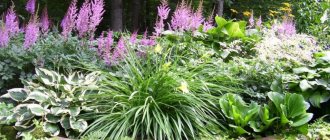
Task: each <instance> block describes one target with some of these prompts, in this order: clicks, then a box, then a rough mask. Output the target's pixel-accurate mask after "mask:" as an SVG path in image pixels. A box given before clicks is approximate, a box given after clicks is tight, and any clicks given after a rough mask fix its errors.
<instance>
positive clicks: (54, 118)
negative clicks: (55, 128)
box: [45, 114, 61, 123]
mask: <svg viewBox="0 0 330 140" xmlns="http://www.w3.org/2000/svg"><path fill="white" fill-rule="evenodd" d="M45 119H46V121H47V122H50V123H58V122H60V121H61V117H60V116H55V115H53V114H47V115H46V117H45Z"/></svg>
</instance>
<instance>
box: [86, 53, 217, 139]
mask: <svg viewBox="0 0 330 140" xmlns="http://www.w3.org/2000/svg"><path fill="white" fill-rule="evenodd" d="M126 48H127V47H126ZM152 50H153V49H152ZM166 55H168V54H166ZM166 55H165V54H164V53H162V54H159V53H154V52H150V53H148V54H147V56H146V57H144V58H139V57H138V56H137V55H136V52H134V51H132V50H129V49H128V50H127V55H126V58H125V59H124V62H122V63H121V65H116V66H114V67H112V69H115V71H112V70H102V72H101V75H102V76H103V79H102V80H101V82H100V91H101V94H99V95H95V96H94V95H91V96H90V99H91V100H93V103H92V104H90V106H94V107H96V108H97V109H98V111H99V113H96V114H94V113H93V114H86V115H84V116H82V117H83V118H86V119H93V120H95V121H94V122H93V123H92V124H91V125H90V126H89V128H88V130H87V131H86V132H85V134H86V135H88V134H90V133H93V132H105V134H104V135H103V136H102V138H101V139H121V138H124V137H126V136H128V137H131V138H134V139H158V140H162V139H178V140H181V139H196V138H198V137H199V136H200V135H202V134H204V135H209V132H208V127H206V125H212V124H214V123H215V120H214V117H212V116H213V115H212V114H213V113H212V112H211V111H210V110H209V108H210V107H209V105H208V104H207V103H206V102H204V101H207V100H208V99H212V98H207V97H209V96H206V94H205V93H200V94H197V93H196V90H195V89H204V88H202V87H201V86H203V84H201V83H200V81H199V80H192V79H187V77H184V76H181V75H180V74H181V72H177V71H175V70H177V68H176V64H175V62H176V60H171V59H170V58H169V57H166ZM171 62H173V63H171ZM93 67H94V66H92V68H93ZM91 70H92V71H94V70H93V69H91ZM203 95H204V96H203Z"/></svg>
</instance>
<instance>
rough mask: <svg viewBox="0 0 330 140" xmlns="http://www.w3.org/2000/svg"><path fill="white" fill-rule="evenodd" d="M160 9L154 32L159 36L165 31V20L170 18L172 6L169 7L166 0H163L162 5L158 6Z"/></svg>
mask: <svg viewBox="0 0 330 140" xmlns="http://www.w3.org/2000/svg"><path fill="white" fill-rule="evenodd" d="M157 9H158V19H157V22H156V26H155V31H156V33H154V34H155V35H156V36H159V35H160V33H161V32H163V31H164V27H165V24H164V20H166V19H167V18H168V14H169V13H170V8H169V7H168V4H167V2H166V1H163V2H162V4H161V5H160V6H158V7H157Z"/></svg>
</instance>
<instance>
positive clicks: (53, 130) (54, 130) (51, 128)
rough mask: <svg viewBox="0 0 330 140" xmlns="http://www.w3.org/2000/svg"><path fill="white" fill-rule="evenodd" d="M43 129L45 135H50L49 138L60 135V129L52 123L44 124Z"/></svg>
mask: <svg viewBox="0 0 330 140" xmlns="http://www.w3.org/2000/svg"><path fill="white" fill-rule="evenodd" d="M43 129H44V131H45V132H46V133H50V135H51V136H57V135H58V134H60V128H59V127H58V126H57V124H54V123H47V122H46V123H44V126H43Z"/></svg>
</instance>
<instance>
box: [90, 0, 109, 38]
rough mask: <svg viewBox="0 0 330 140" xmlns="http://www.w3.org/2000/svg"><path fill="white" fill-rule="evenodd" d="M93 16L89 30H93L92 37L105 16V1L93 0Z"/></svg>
mask: <svg viewBox="0 0 330 140" xmlns="http://www.w3.org/2000/svg"><path fill="white" fill-rule="evenodd" d="M91 9H92V10H91V11H92V15H91V17H90V24H89V29H90V30H91V35H92V36H93V35H94V32H95V30H96V27H97V26H98V25H99V24H100V23H101V21H102V19H103V18H102V16H103V14H104V12H105V11H104V0H92V3H91Z"/></svg>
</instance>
